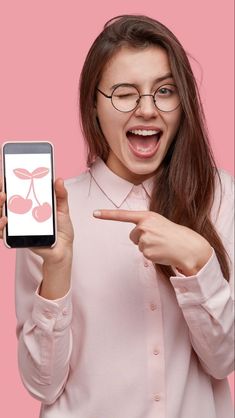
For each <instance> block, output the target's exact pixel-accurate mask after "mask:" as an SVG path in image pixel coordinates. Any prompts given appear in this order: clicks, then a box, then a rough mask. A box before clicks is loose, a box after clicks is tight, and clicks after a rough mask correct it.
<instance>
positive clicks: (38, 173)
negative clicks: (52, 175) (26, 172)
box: [32, 167, 49, 179]
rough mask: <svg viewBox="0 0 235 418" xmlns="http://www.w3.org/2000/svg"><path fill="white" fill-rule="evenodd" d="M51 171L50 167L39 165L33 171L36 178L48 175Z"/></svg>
mask: <svg viewBox="0 0 235 418" xmlns="http://www.w3.org/2000/svg"><path fill="white" fill-rule="evenodd" d="M48 173H49V169H48V168H46V167H38V168H36V169H35V170H34V171H33V172H32V177H33V178H34V179H40V178H42V177H44V176H46V175H47V174H48Z"/></svg>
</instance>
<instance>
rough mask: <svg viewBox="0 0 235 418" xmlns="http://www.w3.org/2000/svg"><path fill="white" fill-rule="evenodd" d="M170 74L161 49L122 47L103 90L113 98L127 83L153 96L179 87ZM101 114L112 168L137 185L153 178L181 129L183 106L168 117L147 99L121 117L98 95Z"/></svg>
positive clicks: (111, 63)
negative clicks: (175, 84)
mask: <svg viewBox="0 0 235 418" xmlns="http://www.w3.org/2000/svg"><path fill="white" fill-rule="evenodd" d="M170 73H171V70H170V64H169V60H168V55H167V52H166V51H165V50H164V49H162V48H161V47H158V46H150V47H147V48H145V49H135V48H130V47H122V48H121V49H120V50H119V51H118V52H117V53H116V54H115V55H114V56H113V58H112V59H111V60H110V61H109V62H108V64H107V65H106V66H105V68H104V71H103V74H102V78H101V80H100V83H99V86H98V88H99V89H100V90H101V91H102V92H104V93H105V94H107V95H109V96H110V95H111V94H112V91H113V89H114V87H113V86H115V85H117V84H123V83H125V84H126V83H128V84H131V85H134V86H136V87H137V88H138V90H139V92H140V94H147V95H148V94H153V93H154V92H155V91H156V90H157V89H158V88H159V87H160V86H168V85H169V84H172V83H174V80H173V78H172V76H171V75H170ZM164 77H166V78H164ZM159 78H161V81H159V80H158V79H159ZM162 78H164V79H162ZM161 93H164V94H165V93H166V90H164V89H163V90H161ZM120 99H121V100H123V98H120ZM96 111H97V116H98V119H99V123H100V126H101V129H102V132H103V134H104V136H105V138H106V140H107V142H108V144H109V147H110V152H109V156H108V159H107V161H106V164H107V166H108V167H109V168H110V169H111V170H112V171H113V172H114V173H116V174H117V175H118V176H120V177H122V178H124V179H126V180H128V181H130V182H132V183H134V184H139V183H141V182H142V181H144V180H145V179H147V178H148V177H151V176H153V175H154V173H156V171H157V169H158V167H159V166H160V164H161V162H162V160H163V159H164V157H165V155H166V153H167V150H168V148H169V146H170V144H171V142H172V141H173V139H174V137H175V135H176V132H177V130H178V128H179V124H180V118H181V106H178V107H177V108H176V109H175V110H173V111H171V112H163V111H160V110H158V109H157V108H156V106H155V105H154V102H153V98H152V97H150V96H144V97H142V98H141V100H140V102H139V105H138V106H137V108H136V109H135V110H132V111H131V112H128V113H122V112H119V111H118V110H116V109H115V108H114V107H113V106H112V103H111V100H110V99H108V98H106V97H104V96H103V95H102V94H101V93H100V92H97V103H96Z"/></svg>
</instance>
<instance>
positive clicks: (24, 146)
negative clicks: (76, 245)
mask: <svg viewBox="0 0 235 418" xmlns="http://www.w3.org/2000/svg"><path fill="white" fill-rule="evenodd" d="M45 153H50V156H51V173H52V179H51V194H52V217H53V234H52V235H8V224H6V231H5V242H6V245H7V246H9V247H10V248H25V247H29V248H30V247H52V246H53V245H54V244H55V242H56V221H55V197H54V158H53V145H52V144H51V143H50V142H38V141H30V142H20V141H18V142H6V143H5V144H4V145H3V175H4V190H5V193H6V196H7V184H6V173H5V155H6V154H45ZM6 202H7V198H6ZM6 202H5V215H6V216H7V213H8V212H7V203H6Z"/></svg>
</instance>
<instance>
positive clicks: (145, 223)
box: [94, 210, 212, 276]
mask: <svg viewBox="0 0 235 418" xmlns="http://www.w3.org/2000/svg"><path fill="white" fill-rule="evenodd" d="M99 213H100V214H99ZM94 216H95V217H97V218H100V219H106V220H114V221H121V222H133V223H134V224H136V227H135V228H134V229H133V230H132V231H131V233H130V239H131V240H132V241H133V243H134V244H136V245H138V247H139V250H140V251H141V252H142V253H143V255H144V256H145V257H146V258H147V259H149V260H151V261H152V262H153V263H157V264H163V265H170V266H172V267H173V266H174V267H176V268H177V269H178V270H179V271H180V272H182V273H183V274H185V275H186V276H189V275H193V274H196V273H197V272H198V271H199V270H200V269H201V268H202V267H203V266H204V265H205V264H206V263H207V261H208V260H209V258H210V256H211V255H212V248H211V246H210V244H209V243H208V241H207V240H206V239H205V238H203V237H202V236H201V235H199V234H198V233H197V232H195V231H193V230H192V229H190V228H187V227H185V226H182V225H178V224H176V223H174V222H172V221H169V219H167V218H165V217H164V216H162V215H159V214H158V213H155V212H150V211H126V210H99V211H95V212H94Z"/></svg>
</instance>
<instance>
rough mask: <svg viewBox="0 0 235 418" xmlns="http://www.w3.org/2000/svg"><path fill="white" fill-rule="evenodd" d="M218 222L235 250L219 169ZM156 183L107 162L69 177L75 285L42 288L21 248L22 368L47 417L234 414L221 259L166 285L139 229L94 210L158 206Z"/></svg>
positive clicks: (227, 287) (227, 289) (225, 182)
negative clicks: (48, 295) (58, 294)
mask: <svg viewBox="0 0 235 418" xmlns="http://www.w3.org/2000/svg"><path fill="white" fill-rule="evenodd" d="M220 176H221V181H222V202H221V206H220V209H218V208H219V200H220V199H219V197H220V196H219V189H218V185H217V194H216V199H215V202H214V206H213V210H212V214H211V216H212V219H213V222H214V225H215V226H216V229H217V231H218V232H219V234H220V236H221V238H222V240H223V243H224V245H225V247H226V249H227V251H228V253H229V254H230V256H231V257H232V254H233V246H232V240H233V226H232V225H233V224H232V223H233V210H232V204H233V190H232V187H233V186H232V184H233V182H232V178H231V176H230V175H228V174H227V173H226V172H223V171H221V173H220ZM152 185H153V178H151V179H149V180H146V181H145V182H143V183H142V184H140V185H138V186H135V185H133V184H131V183H129V182H128V181H126V180H124V179H122V178H120V177H118V176H117V175H116V174H114V173H113V172H112V171H111V170H109V168H108V167H107V166H106V165H105V163H104V162H103V161H102V160H100V159H97V160H96V162H95V163H94V164H93V166H92V168H91V169H90V170H88V171H87V172H85V173H83V174H81V175H80V176H78V177H77V178H74V179H71V180H68V181H67V182H66V186H67V189H68V193H69V205H70V213H71V218H72V222H73V225H74V230H75V241H74V259H73V267H72V284H71V288H70V290H69V292H68V293H67V294H66V295H65V296H64V297H63V298H61V299H58V300H46V299H44V298H43V297H41V296H39V294H38V292H37V289H38V286H39V284H40V282H41V280H42V272H41V259H40V257H37V256H36V255H34V254H33V253H32V252H31V251H29V250H26V249H20V250H18V251H17V266H16V312H17V318H18V327H17V335H18V337H19V368H20V373H21V377H22V380H23V383H24V385H25V386H26V388H27V389H28V391H29V392H30V393H31V394H32V395H33V396H34V397H36V398H37V399H39V400H40V401H41V402H42V408H41V415H40V417H41V418H198V417H200V418H225V417H226V418H232V416H233V409H232V403H231V399H230V391H229V386H228V382H227V379H226V376H227V375H228V374H229V373H230V372H231V371H232V369H233V335H234V334H233V329H232V328H233V300H232V295H233V291H232V278H233V274H232V273H231V280H230V283H228V282H227V281H226V280H225V279H224V278H223V275H222V272H221V269H220V266H219V263H218V260H217V257H216V255H215V252H214V251H213V254H212V256H211V258H210V259H209V261H208V262H207V264H206V265H205V266H204V267H203V268H202V269H201V270H200V271H199V272H198V273H197V274H196V275H194V276H190V277H185V276H183V275H182V274H179V273H178V272H177V271H176V276H174V277H171V278H170V279H167V278H166V277H164V276H163V275H161V273H157V272H156V270H155V268H154V266H153V264H152V263H151V262H150V261H149V260H147V259H146V258H145V257H144V256H143V254H142V253H141V252H140V251H139V249H138V246H136V245H134V244H133V242H132V241H131V240H130V238H129V234H130V232H131V230H132V229H133V228H134V226H135V225H133V224H131V223H126V222H114V221H104V220H100V219H96V218H94V217H93V211H94V210H95V209H115V208H121V209H129V210H148V208H149V202H150V194H151V190H152Z"/></svg>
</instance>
